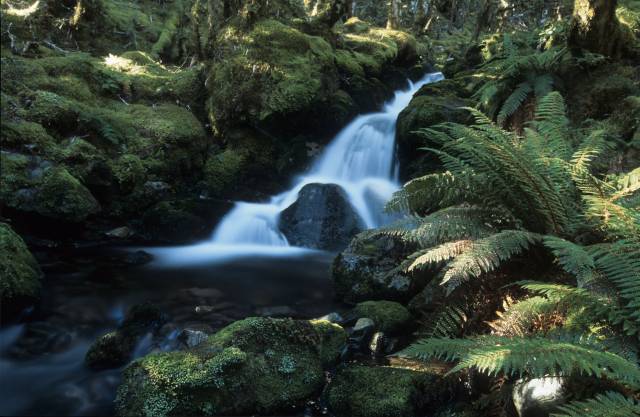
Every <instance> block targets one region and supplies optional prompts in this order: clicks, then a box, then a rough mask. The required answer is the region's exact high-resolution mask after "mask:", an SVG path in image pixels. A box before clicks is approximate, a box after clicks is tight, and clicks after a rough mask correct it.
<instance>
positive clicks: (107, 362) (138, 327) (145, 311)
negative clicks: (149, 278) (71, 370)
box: [85, 303, 166, 369]
mask: <svg viewBox="0 0 640 417" xmlns="http://www.w3.org/2000/svg"><path fill="white" fill-rule="evenodd" d="M165 322H166V317H165V315H164V314H163V313H162V312H161V311H160V310H159V309H158V307H156V306H154V305H153V304H149V303H144V304H139V305H136V306H134V307H133V308H132V309H131V310H130V311H129V312H128V313H127V316H126V317H125V319H124V321H123V322H122V323H121V324H120V325H119V326H118V328H117V329H116V330H115V331H113V332H109V333H107V334H105V335H102V336H100V337H99V338H98V339H96V340H95V341H94V342H93V344H92V345H91V346H90V347H89V350H88V351H87V353H86V355H85V363H86V365H87V366H88V367H89V368H92V369H109V368H118V367H120V366H123V365H125V364H126V363H127V362H129V360H131V355H132V354H133V352H134V350H135V348H136V345H137V344H138V343H139V342H140V340H141V339H142V338H143V337H144V336H145V335H147V334H153V333H154V332H155V331H156V330H157V329H159V328H160V326H161V325H162V324H164V323H165Z"/></svg>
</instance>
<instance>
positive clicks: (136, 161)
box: [111, 154, 146, 193]
mask: <svg viewBox="0 0 640 417" xmlns="http://www.w3.org/2000/svg"><path fill="white" fill-rule="evenodd" d="M111 169H112V171H113V176H114V177H115V180H116V183H117V184H118V186H119V187H120V189H121V191H122V192H124V193H130V192H131V191H133V189H134V188H135V187H136V186H138V185H141V184H143V183H144V181H145V179H146V168H145V166H144V165H143V163H142V161H141V160H140V158H138V157H137V156H136V155H130V154H125V155H122V156H120V157H119V158H118V159H116V160H115V161H113V163H112V164H111Z"/></svg>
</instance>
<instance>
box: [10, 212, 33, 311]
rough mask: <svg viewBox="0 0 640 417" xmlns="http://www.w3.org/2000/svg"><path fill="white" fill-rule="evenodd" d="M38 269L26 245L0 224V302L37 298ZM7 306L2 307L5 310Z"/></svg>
mask: <svg viewBox="0 0 640 417" xmlns="http://www.w3.org/2000/svg"><path fill="white" fill-rule="evenodd" d="M40 275H41V272H40V268H39V267H38V263H37V262H36V260H35V259H34V257H33V255H32V254H31V252H29V249H27V245H26V244H25V243H24V241H23V240H22V238H21V237H20V236H18V235H17V234H16V233H15V232H14V231H13V230H12V229H11V227H10V226H9V225H8V224H6V223H0V300H1V301H2V304H9V305H11V304H12V303H15V302H16V301H21V300H24V299H32V298H35V297H37V296H38V294H39V291H40ZM6 307H8V306H3V309H5V308H6Z"/></svg>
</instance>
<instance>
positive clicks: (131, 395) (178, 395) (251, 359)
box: [116, 317, 346, 416]
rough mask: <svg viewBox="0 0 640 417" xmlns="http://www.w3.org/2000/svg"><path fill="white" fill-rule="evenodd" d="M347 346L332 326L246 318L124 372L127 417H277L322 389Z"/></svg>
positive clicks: (121, 405)
mask: <svg viewBox="0 0 640 417" xmlns="http://www.w3.org/2000/svg"><path fill="white" fill-rule="evenodd" d="M345 341H346V335H345V332H344V330H343V329H342V328H341V327H340V326H338V325H336V324H332V323H330V322H328V321H306V320H292V319H271V318H255V317H252V318H247V319H244V320H241V321H237V322H235V323H233V324H231V325H229V326H227V327H225V328H224V329H222V330H220V331H219V332H218V333H216V334H215V335H213V336H211V337H209V339H208V340H207V341H206V342H204V343H201V344H199V345H198V346H197V347H195V348H193V349H191V350H186V351H179V352H170V353H154V354H150V355H148V356H146V357H144V358H142V359H140V360H138V361H136V362H134V363H132V364H131V365H129V367H128V368H127V369H126V370H125V372H124V378H123V383H122V385H121V386H120V388H119V389H118V397H117V399H116V408H117V412H118V414H119V415H121V416H166V415H253V414H255V413H260V414H269V415H271V414H277V412H278V411H281V410H286V409H288V408H291V407H294V406H300V405H303V404H304V403H305V402H306V401H307V400H308V399H309V398H311V397H313V396H314V395H316V394H317V393H319V391H320V390H321V389H322V387H323V386H324V383H325V376H324V370H325V369H327V367H329V366H330V365H332V364H333V363H335V361H336V360H337V359H338V357H339V355H340V352H341V350H342V348H343V345H344V344H345Z"/></svg>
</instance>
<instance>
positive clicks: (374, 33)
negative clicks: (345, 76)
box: [338, 18, 417, 76]
mask: <svg viewBox="0 0 640 417" xmlns="http://www.w3.org/2000/svg"><path fill="white" fill-rule="evenodd" d="M343 31H344V33H342V41H343V48H344V49H345V50H348V51H350V53H351V61H352V62H348V60H347V59H346V57H345V56H342V57H340V58H339V61H338V62H339V65H340V64H341V65H342V67H343V68H345V67H347V68H351V69H356V71H354V73H356V74H357V73H359V72H360V71H358V70H357V68H358V67H361V68H363V70H364V71H365V72H366V73H367V74H369V75H373V76H376V75H379V74H380V73H381V71H382V69H383V68H384V67H385V66H387V65H390V64H392V63H393V62H396V61H398V62H401V63H408V62H413V61H415V59H416V58H417V43H416V40H415V38H414V37H413V36H411V35H409V34H407V33H406V32H401V31H397V30H389V29H381V28H373V27H369V26H368V25H366V24H364V23H363V22H361V21H359V20H358V19H357V18H351V19H349V20H348V21H347V22H346V23H345V25H344V26H343ZM345 64H346V65H345Z"/></svg>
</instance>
